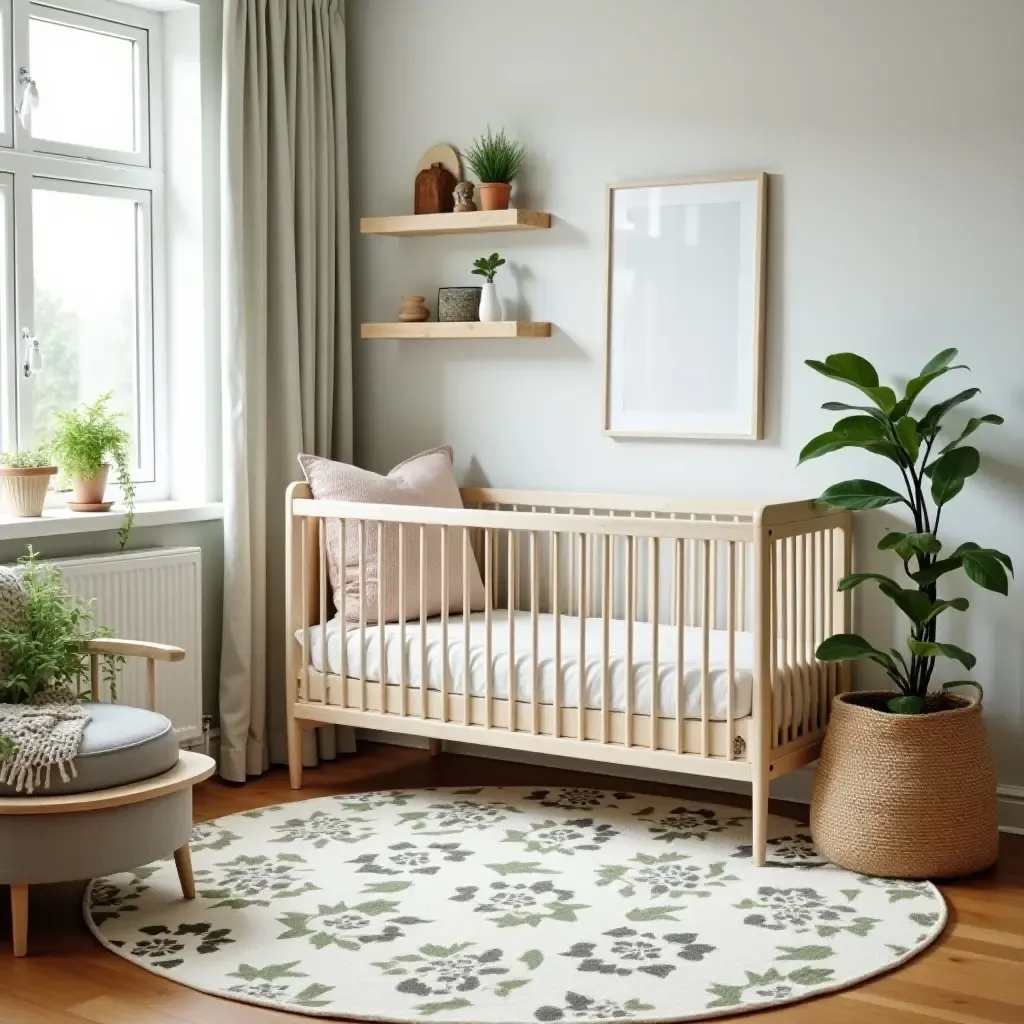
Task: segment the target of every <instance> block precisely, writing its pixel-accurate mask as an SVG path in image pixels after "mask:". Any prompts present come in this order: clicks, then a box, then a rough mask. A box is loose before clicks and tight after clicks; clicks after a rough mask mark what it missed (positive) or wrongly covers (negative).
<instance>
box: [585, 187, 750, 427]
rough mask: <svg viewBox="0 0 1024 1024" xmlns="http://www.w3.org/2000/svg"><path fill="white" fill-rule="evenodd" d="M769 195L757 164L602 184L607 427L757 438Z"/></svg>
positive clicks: (605, 413) (605, 424) (605, 406)
mask: <svg viewBox="0 0 1024 1024" xmlns="http://www.w3.org/2000/svg"><path fill="white" fill-rule="evenodd" d="M767 204H768V175H767V174H766V173H765V172H763V171H757V172H751V173H746V174H724V175H711V176H704V177H688V178H671V179H667V180H656V181H642V182H631V183H627V184H618V185H609V186H608V187H607V192H606V202H605V212H606V229H605V258H606V265H605V287H606V293H605V360H604V431H605V434H607V435H608V436H610V437H616V438H631V437H632V438H692V439H707V440H711V439H722V440H738V441H759V440H761V439H762V438H763V436H764V429H763V417H764V410H763V378H764V324H765V280H766V270H765V265H766V249H767ZM631 215H633V216H631ZM644 228H646V231H645V230H643V229H644ZM691 371H695V372H691Z"/></svg>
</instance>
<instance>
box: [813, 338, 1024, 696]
mask: <svg viewBox="0 0 1024 1024" xmlns="http://www.w3.org/2000/svg"><path fill="white" fill-rule="evenodd" d="M956 355H957V350H956V349H955V348H948V349H945V350H944V351H942V352H940V353H939V354H938V355H937V356H935V357H934V358H933V359H931V360H929V361H928V363H926V364H925V366H924V367H923V368H922V370H921V372H920V373H919V374H918V375H917V376H916V377H914V378H913V379H912V380H911V381H910V382H909V383H908V384H907V386H906V390H905V392H904V394H903V397H902V398H897V395H896V392H895V391H894V390H893V389H892V388H890V387H888V386H886V385H883V384H880V383H879V378H878V372H877V371H876V370H875V368H874V366H872V365H871V363H869V362H868V361H867V360H866V359H864V358H862V357H861V356H858V355H856V354H854V353H852V352H840V353H837V354H834V355H830V356H828V357H827V358H826V359H825V361H824V362H820V361H818V360H815V359H808V360H807V361H806V362H807V365H808V366H810V367H811V369H813V370H816V371H817V372H818V373H820V374H822V375H823V376H825V377H829V378H830V379H832V380H837V381H840V382H842V383H844V384H848V385H850V386H852V387H855V388H857V389H858V390H859V391H861V393H863V394H864V395H866V396H867V397H868V398H869V399H870V401H871V403H872V404H871V405H869V406H863V405H847V404H846V403H844V402H826V403H825V404H824V405H823V406H822V408H823V409H827V410H829V411H830V412H843V413H848V414H853V415H845V416H844V417H843V418H841V419H840V420H838V421H837V422H836V424H835V425H834V426H833V427H832V429H831V430H829V431H826V432H825V433H824V434H819V435H818V436H817V437H815V438H813V439H812V440H811V441H809V442H808V443H807V444H806V445H805V446H804V448H803V451H801V452H800V462H801V463H804V462H807V461H808V460H809V459H815V458H818V457H819V456H822V455H827V454H829V453H830V452H835V451H839V450H841V449H843V448H862V449H864V450H865V451H868V452H871V453H872V454H874V455H878V456H880V457H882V458H884V459H886V460H887V461H889V462H890V463H892V464H894V465H895V466H896V467H897V468H898V469H899V472H900V476H901V478H902V481H903V487H904V490H905V491H906V494H905V495H904V494H901V493H900V492H898V491H895V490H893V489H892V488H890V487H887V486H886V485H884V484H880V483H876V482H875V481H873V480H844V481H843V482H842V483H838V484H834V485H833V486H831V487H829V488H828V489H826V490H825V492H824V493H823V494H822V495H821V497H820V498H818V502H819V504H822V505H827V506H831V507H833V508H842V509H850V510H859V509H874V508H882V507H884V506H886V505H896V504H902V505H906V506H907V507H908V508H909V509H910V514H911V516H912V517H913V521H914V530H913V532H906V533H904V532H892V533H888V534H886V536H885V537H883V538H882V539H881V540H880V541H879V542H878V548H879V550H880V551H892V552H894V553H895V554H896V555H897V556H898V557H899V559H900V560H901V562H902V563H903V569H904V572H905V574H906V576H907V577H908V578H909V579H910V582H911V583H912V584H913V586H911V587H903V586H901V585H900V584H899V583H898V582H897V581H896V580H894V579H892V578H891V577H889V576H886V575H884V574H882V573H874V572H858V573H853V574H851V575H849V576H845V577H844V578H843V579H842V580H840V581H839V590H840V591H847V590H853V588H854V587H857V586H859V585H860V584H861V583H865V582H868V581H871V582H874V583H876V584H877V585H878V589H879V590H880V591H881V592H882V593H883V594H884V595H885V596H886V597H887V598H889V600H891V601H892V602H893V603H894V604H895V605H896V606H897V607H898V608H899V609H900V611H902V612H903V614H904V615H906V616H907V618H908V619H910V622H911V630H910V635H909V637H908V638H907V648H908V652H909V660H908V658H907V657H905V656H904V655H903V653H901V652H900V651H898V650H897V649H896V648H890V649H889V651H888V652H886V651H880V650H878V649H877V648H875V647H874V646H873V645H872V644H870V643H869V642H868V641H867V640H865V639H864V637H862V636H859V635H858V634H856V633H839V634H837V635H835V636H832V637H829V638H828V639H827V640H825V641H823V642H822V643H821V644H820V645H819V646H818V649H817V651H816V656H817V658H818V659H819V660H820V661H855V660H858V659H867V660H869V661H873V662H875V663H876V664H878V665H881V666H882V668H883V669H884V670H885V673H886V675H887V676H888V677H889V678H890V679H891V680H892V681H893V682H894V683H895V684H896V686H897V687H899V689H900V690H901V691H902V696H900V697H896V698H894V699H893V700H891V701H889V704H888V707H889V710H890V711H893V712H897V713H901V714H916V713H919V712H921V711H923V710H924V706H925V695H926V694H927V692H928V688H929V685H930V684H931V680H932V675H933V673H934V671H935V664H936V659H937V658H950V659H953V660H954V661H957V662H959V663H960V664H961V665H962V666H963V667H964V668H965V669H967V670H968V671H970V670H971V669H973V668H974V665H975V663H976V661H977V659H976V658H975V656H974V655H973V654H971V653H970V652H969V651H965V650H964V649H963V648H961V647H958V646H956V645H955V644H950V643H941V642H939V641H938V640H937V633H938V620H939V616H940V615H941V614H942V613H943V612H945V611H947V610H949V609H953V610H955V611H960V612H962V611H966V610H967V608H968V606H969V604H968V601H967V598H964V597H954V598H951V599H949V600H940V598H939V596H938V581H939V580H940V579H942V577H943V576H945V575H947V574H948V573H951V572H955V571H958V570H963V571H964V572H965V573H966V574H967V576H968V578H969V579H971V580H973V581H974V582H975V583H976V584H977V585H978V586H980V587H983V588H984V589H985V590H992V591H995V592H996V593H999V594H1004V595H1005V594H1007V593H1008V592H1009V579H1008V577H1007V573H1008V572H1009V573H1010V575H1012V574H1013V564H1012V562H1011V561H1010V558H1009V556H1007V555H1005V554H1003V552H1001V551H996V550H995V549H994V548H983V547H981V546H980V545H978V544H975V543H974V542H973V541H967V542H965V543H963V544H961V545H960V546H959V547H958V548H957V549H956V550H955V551H953V552H951V553H949V554H948V555H943V548H942V542H941V541H940V540H939V537H938V530H939V523H940V521H941V519H942V510H943V509H944V508H945V506H946V505H947V504H948V502H950V501H951V500H952V499H953V498H955V497H956V496H957V495H958V494H959V493H960V492H961V490H963V486H964V482H965V481H966V480H967V479H968V478H969V477H971V476H973V475H974V474H975V473H977V471H978V468H979V466H980V465H981V456H980V454H979V453H978V450H977V448H974V447H972V446H970V445H965V444H964V443H963V442H964V441H965V440H966V439H967V438H968V437H970V435H971V434H973V433H974V432H975V431H976V430H977V429H978V428H979V427H980V426H982V424H995V425H998V424H1001V423H1002V422H1003V418H1002V416H999V415H997V414H995V413H987V414H985V415H983V416H972V417H971V418H970V419H969V420H968V421H967V424H966V426H965V427H964V428H963V430H961V432H960V433H959V434H958V435H957V436H956V437H955V438H954V439H953V440H951V441H948V443H946V444H945V445H943V446H942V447H941V448H940V449H939V450H938V453H937V454H936V455H935V457H934V458H933V457H932V452H933V450H934V448H935V446H936V444H937V443H938V442H939V438H940V434H941V432H942V421H943V420H944V419H945V417H946V414H947V413H949V412H950V411H951V410H952V409H955V408H956V407H957V406H959V405H962V404H963V403H964V402H969V401H970V400H971V399H973V398H974V397H975V396H976V395H978V394H980V393H981V392H980V389H978V388H968V389H966V390H965V391H961V392H959V393H958V394H956V395H953V396H952V397H951V398H947V399H945V401H942V402H939V403H938V404H936V405H933V406H931V407H930V408H929V409H928V410H927V411H926V412H925V413H924V415H923V416H921V417H920V418H917V419H915V418H914V417H912V416H911V415H910V413H911V411H912V409H913V407H914V403H915V401H916V400H917V398H918V396H919V395H920V394H921V392H923V391H924V390H925V388H926V387H928V385H929V384H931V383H932V381H934V380H937V379H938V378H939V377H942V376H944V375H945V374H947V373H950V372H952V371H954V370H966V369H968V367H966V366H963V365H956V366H954V365H952V363H953V360H954V359H955V358H956ZM929 498H930V499H931V506H932V507H930V505H929V500H928V499H929ZM940 556H942V557H940ZM965 685H971V686H975V687H978V689H979V690H980V687H979V686H978V684H977V683H975V682H973V681H968V680H964V681H959V682H955V683H946V684H945V686H944V687H943V688H944V689H945V688H947V687H951V686H965Z"/></svg>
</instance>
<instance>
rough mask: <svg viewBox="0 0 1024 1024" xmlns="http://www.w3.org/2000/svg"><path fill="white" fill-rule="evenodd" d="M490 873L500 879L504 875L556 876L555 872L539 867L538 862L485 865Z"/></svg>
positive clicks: (525, 861)
mask: <svg viewBox="0 0 1024 1024" xmlns="http://www.w3.org/2000/svg"><path fill="white" fill-rule="evenodd" d="M486 867H489V868H490V869H491V870H492V871H496V872H497V873H498V874H499V875H501V877H502V878H504V877H505V876H506V875H557V874H558V872H557V871H552V870H551V869H550V868H544V867H541V862H540V861H539V860H511V861H508V862H507V863H505V864H487V865H486Z"/></svg>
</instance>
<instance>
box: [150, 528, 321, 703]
mask: <svg viewBox="0 0 1024 1024" xmlns="http://www.w3.org/2000/svg"><path fill="white" fill-rule="evenodd" d="M299 530H300V533H301V536H302V549H301V550H302V559H301V561H302V568H301V570H300V571H299V575H300V577H301V579H302V679H301V687H302V694H301V696H302V699H303V700H309V663H310V661H311V660H312V658H311V657H310V656H311V654H312V650H313V649H312V647H311V646H310V640H309V581H308V580H307V579H306V574H307V572H308V571H309V570H308V562H309V557H308V555H307V553H306V547H307V545H308V543H309V541H308V539H307V535H308V533H309V530H308V529H307V528H306V520H305V519H302V520H301V521H300V523H299ZM321 658H322V659H323V668H324V673H325V674H326V672H327V670H328V667H329V666H328V664H327V651H322V652H321ZM149 664H150V665H152V664H153V662H152V661H151V662H150V663H149ZM325 696H326V694H325ZM153 697H154V694H152V693H151V694H150V701H149V703H148V704H147V707H148V708H149V710H150V711H152V710H153V708H154V701H153Z"/></svg>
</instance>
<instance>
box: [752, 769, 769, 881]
mask: <svg viewBox="0 0 1024 1024" xmlns="http://www.w3.org/2000/svg"><path fill="white" fill-rule="evenodd" d="M768 786H769V780H768V769H767V766H766V765H764V764H760V765H757V766H756V767H755V771H754V772H753V787H752V788H753V807H752V810H753V815H752V817H753V819H754V820H753V833H754V835H753V840H752V843H753V858H754V867H755V868H760V867H764V862H765V860H766V858H767V850H768Z"/></svg>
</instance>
